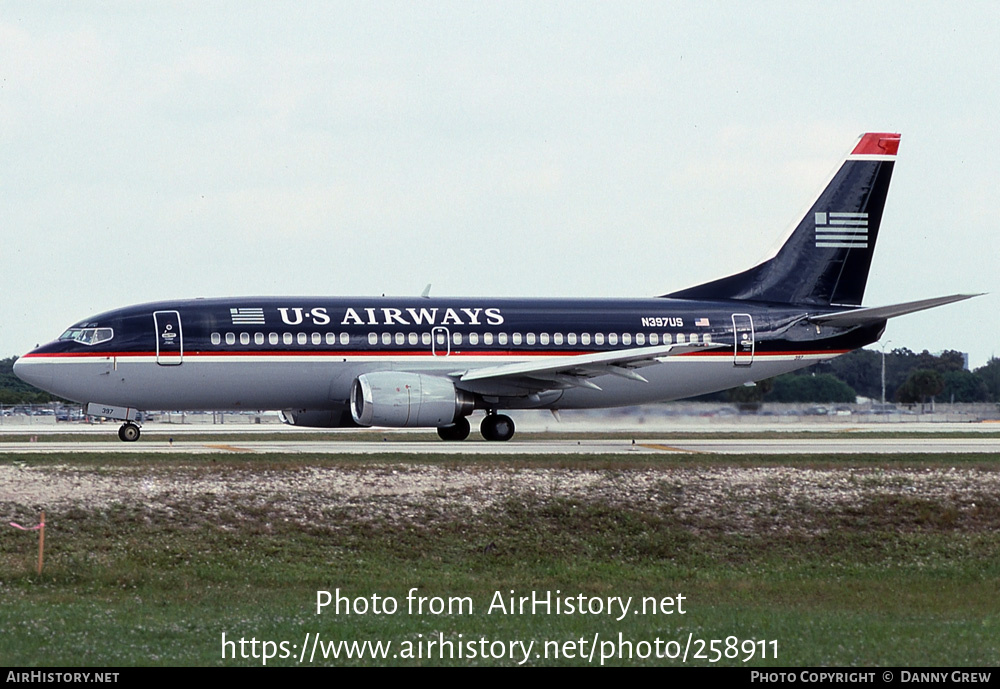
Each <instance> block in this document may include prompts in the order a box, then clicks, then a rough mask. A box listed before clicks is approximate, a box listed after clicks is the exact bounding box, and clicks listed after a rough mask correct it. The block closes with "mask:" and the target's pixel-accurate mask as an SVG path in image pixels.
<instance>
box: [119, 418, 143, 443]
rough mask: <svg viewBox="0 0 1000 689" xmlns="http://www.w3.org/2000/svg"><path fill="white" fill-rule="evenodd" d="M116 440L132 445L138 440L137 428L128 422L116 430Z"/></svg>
mask: <svg viewBox="0 0 1000 689" xmlns="http://www.w3.org/2000/svg"><path fill="white" fill-rule="evenodd" d="M118 438H119V439H120V440H122V441H124V442H126V443H134V442H135V441H136V440H138V439H139V426H137V425H136V424H134V423H132V422H131V421H128V422H126V423H123V424H122V427H121V428H119V429H118Z"/></svg>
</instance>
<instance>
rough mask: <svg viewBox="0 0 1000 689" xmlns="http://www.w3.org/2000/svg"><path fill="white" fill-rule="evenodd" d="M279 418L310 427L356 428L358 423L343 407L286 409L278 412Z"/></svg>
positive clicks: (289, 422)
mask: <svg viewBox="0 0 1000 689" xmlns="http://www.w3.org/2000/svg"><path fill="white" fill-rule="evenodd" d="M278 418H279V419H281V422H282V423H287V424H288V425H289V426H308V427H310V428H354V427H356V426H357V425H358V424H356V423H354V419H352V418H351V415H350V414H348V413H347V410H345V409H344V408H343V407H341V408H340V409H337V410H332V409H285V410H284V411H280V412H278Z"/></svg>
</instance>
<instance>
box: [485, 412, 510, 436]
mask: <svg viewBox="0 0 1000 689" xmlns="http://www.w3.org/2000/svg"><path fill="white" fill-rule="evenodd" d="M479 430H480V432H481V433H482V434H483V437H484V438H486V439H487V440H501V441H502V440H510V439H511V438H513V437H514V420H513V419H511V418H510V417H509V416H505V415H504V414H497V413H496V412H487V413H486V417H485V418H484V419H483V423H482V424H481V425H480V426H479Z"/></svg>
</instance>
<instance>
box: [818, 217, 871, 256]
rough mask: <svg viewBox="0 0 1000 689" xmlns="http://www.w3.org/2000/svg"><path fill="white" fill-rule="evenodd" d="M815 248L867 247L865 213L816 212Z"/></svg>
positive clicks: (866, 220)
mask: <svg viewBox="0 0 1000 689" xmlns="http://www.w3.org/2000/svg"><path fill="white" fill-rule="evenodd" d="M816 248H818V249H867V248H868V214H867V213H816Z"/></svg>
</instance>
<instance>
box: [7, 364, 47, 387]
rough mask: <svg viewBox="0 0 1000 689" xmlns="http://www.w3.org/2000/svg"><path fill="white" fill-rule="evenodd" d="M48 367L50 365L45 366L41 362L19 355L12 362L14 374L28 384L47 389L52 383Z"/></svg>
mask: <svg viewBox="0 0 1000 689" xmlns="http://www.w3.org/2000/svg"><path fill="white" fill-rule="evenodd" d="M50 368H51V367H50V366H47V365H46V364H45V363H43V362H39V361H32V360H31V359H30V358H28V357H21V358H20V359H18V360H17V361H15V362H14V375H15V376H17V377H18V378H20V379H21V380H23V381H24V382H25V383H28V384H29V385H34V386H35V387H36V388H41V389H43V390H48V388H49V387H50V386H51V385H52V372H51V370H50Z"/></svg>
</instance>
